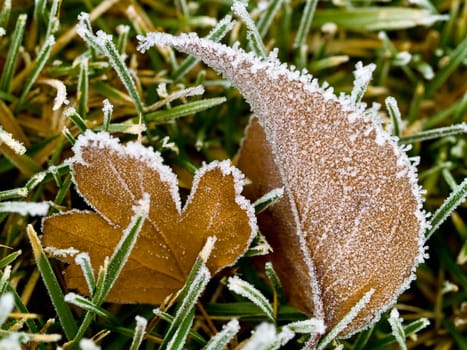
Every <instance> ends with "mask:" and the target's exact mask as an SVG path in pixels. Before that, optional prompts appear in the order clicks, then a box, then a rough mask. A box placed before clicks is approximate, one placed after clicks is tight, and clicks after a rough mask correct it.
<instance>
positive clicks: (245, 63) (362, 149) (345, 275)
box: [140, 33, 426, 336]
mask: <svg viewBox="0 0 467 350" xmlns="http://www.w3.org/2000/svg"><path fill="white" fill-rule="evenodd" d="M146 38H147V40H146V41H145V40H142V41H141V44H140V49H145V48H147V47H148V44H152V45H153V44H155V43H156V44H160V45H170V46H173V47H175V48H177V49H179V50H180V51H183V52H186V53H189V54H193V55H195V56H197V57H199V58H201V59H202V60H203V61H204V62H206V63H207V64H209V65H210V66H212V67H213V68H215V69H216V70H217V71H219V72H221V73H222V74H224V75H225V76H226V77H227V78H228V79H229V80H231V81H232V82H233V84H234V85H235V86H236V87H237V88H238V89H239V90H240V92H241V93H242V94H243V96H244V97H245V99H246V100H247V102H248V103H249V104H250V105H251V108H252V110H253V111H254V113H255V115H256V116H257V117H258V123H256V122H255V121H253V123H252V125H251V126H250V128H249V129H248V131H247V137H246V140H245V141H244V144H243V147H242V149H241V153H240V160H239V166H240V168H241V169H242V171H244V172H245V174H246V176H247V177H248V178H250V179H251V180H252V182H253V185H252V188H251V189H248V194H249V195H251V197H252V198H256V197H257V196H259V195H262V194H264V192H265V191H268V190H270V189H271V188H274V187H277V186H278V185H283V186H284V189H285V195H284V197H283V198H282V199H281V201H280V202H279V203H277V204H276V205H275V206H273V207H272V208H271V210H270V211H269V213H267V214H266V215H265V216H263V217H262V218H261V223H260V227H261V229H262V231H264V234H265V235H266V236H267V238H268V241H270V243H271V244H272V246H273V249H274V253H273V261H274V263H275V266H276V268H277V269H278V272H279V275H280V277H281V279H282V281H283V283H285V284H286V285H287V290H286V292H288V294H289V298H290V300H291V302H292V303H293V304H295V305H297V306H299V307H301V308H302V309H303V310H304V311H306V312H308V313H310V314H313V315H314V316H315V317H323V318H324V319H325V323H326V326H327V329H328V330H330V329H331V328H333V327H334V326H335V325H336V324H337V323H338V322H339V321H340V320H342V318H343V317H344V315H346V314H347V313H348V312H349V311H350V309H351V308H352V307H353V306H354V305H355V304H356V303H357V302H358V301H359V300H360V299H361V298H362V297H363V296H364V295H365V293H367V292H369V291H370V290H371V289H374V293H373V295H372V296H371V299H370V301H369V303H368V304H366V306H365V307H364V308H363V309H362V310H361V311H360V312H359V313H358V315H357V316H356V318H355V319H353V321H352V323H351V324H350V325H348V326H347V327H346V328H345V329H344V330H343V331H342V332H341V333H340V336H348V335H350V334H352V333H354V332H356V331H357V330H360V329H361V328H363V327H365V326H366V325H368V324H369V323H370V322H373V321H375V320H377V319H378V318H379V316H380V314H381V312H382V311H384V310H386V309H387V308H388V307H389V306H390V305H391V304H393V303H394V302H395V301H396V298H397V297H398V296H399V295H400V293H401V292H402V291H403V290H405V289H406V288H408V285H409V283H410V281H411V280H412V279H413V273H414V270H415V267H416V265H418V263H419V262H420V261H422V257H423V250H424V248H423V244H424V239H423V232H424V230H425V226H426V225H425V217H424V213H423V210H422V204H421V198H420V191H419V187H418V185H417V180H416V179H417V178H416V173H415V169H414V168H413V166H412V165H411V163H410V160H409V159H408V157H407V155H406V154H405V152H404V150H402V149H401V148H400V147H399V146H398V145H397V140H396V139H395V138H393V137H391V136H390V135H389V134H388V133H386V132H385V131H384V130H383V129H382V128H381V126H380V125H378V124H377V123H376V122H375V121H374V114H375V112H374V111H372V110H367V109H366V106H365V105H363V104H360V103H355V102H354V101H352V98H351V97H350V96H341V97H339V98H337V97H336V96H335V95H334V93H333V92H332V90H331V89H329V88H328V89H324V88H321V87H320V86H319V85H318V83H317V82H316V81H315V80H311V77H310V76H308V75H306V74H301V73H300V72H296V71H292V70H290V69H288V68H287V67H286V66H285V65H283V64H282V65H281V64H280V63H279V62H278V61H277V60H276V59H275V58H269V59H267V60H261V59H259V58H258V57H256V56H254V55H253V54H252V53H245V52H244V51H242V50H237V49H232V48H229V47H227V46H225V45H221V44H216V43H213V42H211V41H208V40H205V39H199V38H198V37H197V36H196V35H194V34H187V35H181V36H179V37H173V36H170V35H166V34H160V33H152V34H148V36H147V37H146ZM255 159H257V160H259V159H261V162H255ZM302 244H303V246H302ZM291 264H292V265H296V266H294V267H293V268H291V267H290V265H291ZM304 268H306V270H307V271H308V272H304V271H303V269H304ZM305 290H306V292H305ZM310 293H312V294H313V296H312V297H310Z"/></svg>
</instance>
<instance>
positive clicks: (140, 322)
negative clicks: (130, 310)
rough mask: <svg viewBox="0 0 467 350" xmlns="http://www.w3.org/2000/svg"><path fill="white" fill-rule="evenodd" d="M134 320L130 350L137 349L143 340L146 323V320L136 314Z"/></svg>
mask: <svg viewBox="0 0 467 350" xmlns="http://www.w3.org/2000/svg"><path fill="white" fill-rule="evenodd" d="M135 321H136V325H135V334H134V336H133V340H132V341H131V345H130V350H138V349H139V347H140V345H141V343H142V342H143V340H144V334H145V332H146V326H147V324H148V321H147V320H146V319H145V318H144V317H141V316H136V317H135Z"/></svg>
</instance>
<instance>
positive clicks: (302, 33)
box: [293, 0, 318, 48]
mask: <svg viewBox="0 0 467 350" xmlns="http://www.w3.org/2000/svg"><path fill="white" fill-rule="evenodd" d="M317 4H318V0H307V1H306V3H305V8H304V10H303V14H302V18H301V19H300V25H299V26H298V32H297V35H296V36H295V41H294V44H293V46H294V48H300V47H302V46H303V45H305V42H306V37H307V36H308V33H309V32H310V28H311V22H312V21H313V17H314V14H315V10H316V5H317Z"/></svg>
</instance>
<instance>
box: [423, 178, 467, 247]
mask: <svg viewBox="0 0 467 350" xmlns="http://www.w3.org/2000/svg"><path fill="white" fill-rule="evenodd" d="M466 198H467V178H465V179H464V181H462V183H460V184H459V185H457V188H456V189H455V190H454V191H452V192H451V194H450V195H449V197H448V198H446V200H445V201H444V202H443V204H442V205H441V206H440V207H439V208H438V209H437V210H436V212H435V213H434V214H433V217H432V218H431V220H430V229H429V230H428V232H427V233H426V239H427V240H428V239H430V237H431V236H432V235H433V234H434V233H435V232H436V231H437V230H438V228H439V227H440V226H441V224H442V223H443V222H444V221H445V220H446V219H447V218H448V217H449V215H451V213H452V212H453V211H454V210H455V209H456V208H457V207H458V206H459V205H461V204H462V203H463V202H464V201H465V199H466Z"/></svg>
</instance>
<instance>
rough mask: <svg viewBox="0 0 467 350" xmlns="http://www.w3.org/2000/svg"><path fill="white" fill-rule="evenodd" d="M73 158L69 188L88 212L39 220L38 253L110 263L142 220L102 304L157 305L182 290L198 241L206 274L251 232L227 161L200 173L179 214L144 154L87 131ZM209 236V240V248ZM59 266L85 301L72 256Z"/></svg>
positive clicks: (154, 159) (164, 180) (156, 161)
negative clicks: (61, 252) (76, 254)
mask: <svg viewBox="0 0 467 350" xmlns="http://www.w3.org/2000/svg"><path fill="white" fill-rule="evenodd" d="M73 152H74V156H73V157H72V158H70V159H69V160H68V161H67V163H68V164H69V165H70V166H71V169H72V174H73V182H74V184H75V186H76V189H77V190H78V192H79V193H80V194H81V196H82V197H83V198H84V199H85V200H86V201H87V203H88V204H89V205H90V206H91V208H92V209H94V211H78V210H70V211H68V212H65V213H62V214H58V215H55V216H51V217H48V218H46V219H45V220H44V222H43V232H44V244H45V245H46V246H53V247H55V248H58V249H66V248H69V247H74V248H75V249H77V250H79V251H81V252H87V253H88V254H89V256H90V260H91V261H92V263H93V266H94V267H95V268H97V267H98V266H102V265H103V264H104V261H105V258H106V257H108V256H112V254H113V251H114V250H115V247H116V246H117V244H119V241H120V239H121V237H122V234H129V231H128V230H127V228H128V227H133V225H132V224H130V222H131V221H132V220H133V218H134V217H136V216H135V215H134V213H136V214H137V215H139V216H142V217H144V218H145V220H144V224H143V226H142V228H141V232H140V233H139V236H138V239H137V241H136V243H135V245H134V248H133V249H132V251H131V254H130V255H129V256H128V260H127V262H126V264H125V266H124V267H123V270H122V271H121V273H120V275H119V278H118V279H117V281H116V282H115V284H114V286H113V288H112V290H111V291H110V294H109V296H108V298H107V301H114V302H122V303H129V302H138V303H148V304H159V303H161V302H162V301H163V300H164V299H165V298H166V297H167V296H168V295H169V294H171V293H174V292H176V291H177V290H179V289H180V288H181V287H182V286H183V285H184V282H185V279H186V277H187V276H188V274H189V272H190V270H191V268H192V266H193V263H194V262H195V260H196V258H197V256H198V254H199V253H200V251H201V250H202V248H203V246H204V245H205V243H206V241H208V242H210V245H209V247H210V248H212V252H211V254H210V256H209V259H208V261H207V266H208V268H209V269H210V271H211V272H213V273H214V272H217V271H219V270H220V269H222V268H224V267H226V266H229V265H232V264H233V263H235V262H236V261H237V259H238V258H239V257H240V256H241V255H242V254H243V253H244V252H245V251H246V250H247V248H248V246H249V244H250V242H251V240H252V238H253V236H254V235H255V234H256V232H257V227H256V218H255V216H254V209H253V206H252V205H251V204H250V202H249V201H248V200H247V199H246V198H245V197H243V196H242V195H241V192H242V190H243V175H242V174H241V173H240V171H239V170H238V169H236V168H234V167H232V166H231V165H230V164H229V163H228V162H212V163H210V164H207V165H204V166H202V167H201V168H200V169H199V170H198V172H197V173H196V174H195V177H194V181H193V188H192V192H191V194H190V196H189V198H188V200H187V201H186V203H185V205H184V207H183V208H182V204H181V200H180V194H179V192H178V187H177V177H176V175H175V174H174V173H173V172H172V170H171V169H170V168H169V167H168V166H166V165H164V164H163V162H162V157H161V156H160V154H159V153H156V152H154V151H153V150H152V148H147V147H144V146H142V145H141V144H139V143H134V142H129V143H127V144H126V145H122V144H121V143H120V142H119V140H118V139H116V138H113V137H112V136H110V135H109V134H108V133H106V132H100V133H94V132H91V131H89V130H88V131H86V132H85V133H84V134H83V135H81V136H79V137H78V138H77V140H76V143H75V144H74V146H73ZM141 199H142V200H141ZM149 200H150V202H151V203H150V205H149ZM209 237H215V242H216V243H215V245H214V246H212V242H213V241H214V239H208V238H209ZM205 255H207V252H206V251H205ZM59 259H61V260H63V261H66V262H67V263H69V264H70V265H69V267H67V269H66V271H65V279H66V282H67V286H68V287H69V288H75V289H78V291H80V292H81V293H83V294H88V293H89V291H88V290H87V284H86V282H85V280H84V276H83V272H82V269H81V267H80V266H79V265H77V264H76V263H75V261H74V259H73V257H70V256H60V257H59ZM97 272H98V271H96V270H95V271H94V275H97Z"/></svg>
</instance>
